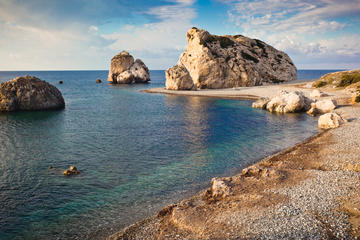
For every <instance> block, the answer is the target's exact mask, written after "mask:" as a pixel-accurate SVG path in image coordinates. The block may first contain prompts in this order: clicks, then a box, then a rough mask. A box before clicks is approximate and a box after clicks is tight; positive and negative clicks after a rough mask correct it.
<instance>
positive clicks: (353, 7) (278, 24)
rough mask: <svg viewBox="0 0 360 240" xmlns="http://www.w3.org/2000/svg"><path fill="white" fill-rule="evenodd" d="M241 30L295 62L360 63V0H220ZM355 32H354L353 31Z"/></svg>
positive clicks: (231, 19) (230, 18)
mask: <svg viewBox="0 0 360 240" xmlns="http://www.w3.org/2000/svg"><path fill="white" fill-rule="evenodd" d="M218 1H220V2H222V3H224V4H227V5H229V6H230V9H229V10H228V16H229V21H230V22H231V23H234V24H235V25H236V26H237V27H239V28H240V29H241V31H240V32H241V33H243V34H244V35H248V36H250V37H256V38H260V39H262V40H264V41H267V42H268V43H270V44H272V45H274V46H275V47H276V48H278V49H280V50H283V51H285V52H287V53H288V54H289V55H290V56H291V57H293V58H294V59H295V63H297V62H304V61H303V60H304V59H307V60H309V58H316V59H318V60H319V61H324V62H325V63H326V62H328V61H330V60H329V58H330V57H331V58H338V59H344V58H346V57H347V58H351V59H352V60H353V61H354V62H355V63H356V64H357V65H358V66H360V60H356V59H355V58H354V56H357V57H360V54H359V51H358V50H357V49H358V47H357V45H358V44H359V43H360V42H359V39H360V38H359V37H360V28H359V24H360V18H359V16H360V0H341V1H340V0H319V1H312V0H311V1H310V0H288V1H280V0H262V1H260V0H255V1H250V0H241V1H240V0H218ZM350 31H351V32H352V33H351V34H350V33H349V32H350Z"/></svg>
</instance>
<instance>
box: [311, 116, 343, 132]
mask: <svg viewBox="0 0 360 240" xmlns="http://www.w3.org/2000/svg"><path fill="white" fill-rule="evenodd" d="M345 122H346V120H345V119H343V118H342V117H341V116H340V115H339V114H337V113H326V114H324V115H321V116H320V117H319V120H318V127H319V128H320V129H330V128H337V127H339V126H340V125H341V124H343V123H345Z"/></svg>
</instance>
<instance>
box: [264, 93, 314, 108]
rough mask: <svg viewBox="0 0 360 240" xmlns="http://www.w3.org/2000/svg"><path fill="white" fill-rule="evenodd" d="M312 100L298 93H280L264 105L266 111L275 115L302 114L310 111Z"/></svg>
mask: <svg viewBox="0 0 360 240" xmlns="http://www.w3.org/2000/svg"><path fill="white" fill-rule="evenodd" d="M311 102H312V100H311V99H309V98H307V97H305V95H304V94H303V93H302V92H300V91H293V92H287V91H280V93H279V94H278V95H277V96H275V97H274V98H272V99H271V100H270V101H269V102H268V103H267V105H266V110H268V111H269V112H277V113H294V112H304V111H307V110H309V109H310V104H311Z"/></svg>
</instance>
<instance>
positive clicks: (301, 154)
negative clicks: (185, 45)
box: [108, 84, 360, 239]
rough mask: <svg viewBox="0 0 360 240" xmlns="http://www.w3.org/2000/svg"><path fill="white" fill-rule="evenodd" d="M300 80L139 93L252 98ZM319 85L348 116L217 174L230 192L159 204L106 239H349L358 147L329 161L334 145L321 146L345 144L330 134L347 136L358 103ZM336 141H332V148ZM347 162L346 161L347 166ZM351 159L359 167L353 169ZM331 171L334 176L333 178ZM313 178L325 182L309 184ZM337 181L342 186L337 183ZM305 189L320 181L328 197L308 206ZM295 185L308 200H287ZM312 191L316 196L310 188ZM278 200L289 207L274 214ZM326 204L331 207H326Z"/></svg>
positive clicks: (354, 226)
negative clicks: (155, 210) (248, 163)
mask: <svg viewBox="0 0 360 240" xmlns="http://www.w3.org/2000/svg"><path fill="white" fill-rule="evenodd" d="M304 85H305V84H286V85H285V84H284V85H271V86H261V87H247V88H237V89H220V90H201V91H176V92H175V91H168V90H165V89H161V88H156V89H149V90H145V91H143V92H148V93H161V94H171V95H182V96H203V97H217V98H231V99H244V100H256V99H258V98H259V97H271V96H273V95H275V94H276V93H277V92H278V91H279V90H282V89H283V90H290V91H292V90H294V89H295V90H301V91H303V92H304V93H305V95H308V94H309V93H310V92H311V91H312V90H313V89H307V88H304ZM174 92H175V93H174ZM326 92H327V93H329V98H335V99H336V100H337V102H338V104H339V105H340V106H339V108H337V109H336V110H335V111H336V112H339V113H341V114H342V115H345V116H346V118H347V119H350V120H351V121H349V123H346V124H345V125H343V126H341V127H339V128H338V129H332V130H326V131H321V132H319V133H316V134H315V135H313V136H311V137H309V138H307V139H305V140H304V141H302V142H300V143H298V144H296V145H294V146H292V147H289V148H287V149H284V150H282V151H280V152H278V153H275V154H273V155H271V156H268V157H266V158H263V159H260V160H258V161H257V162H256V163H255V164H253V165H251V166H249V167H248V168H246V169H245V170H242V172H241V173H238V174H236V175H234V176H232V177H223V178H218V179H220V180H221V181H225V182H226V183H228V184H229V186H230V194H229V195H226V196H224V197H221V198H219V199H214V198H213V197H211V196H209V189H205V190H202V191H200V192H199V193H198V194H196V195H194V196H192V197H190V198H188V199H184V200H182V201H181V202H179V203H175V204H171V205H169V206H167V207H165V208H164V209H162V210H160V212H159V213H158V214H157V215H155V216H152V217H149V218H146V219H144V220H141V221H139V222H136V223H135V224H132V225H130V226H128V227H126V228H124V229H123V230H122V231H120V232H117V233H115V234H113V235H111V236H109V237H108V239H145V238H147V239H167V238H171V239H173V238H174V239H212V238H219V239H222V238H224V237H226V238H229V239H239V238H248V237H249V236H250V238H255V237H257V238H259V236H262V237H264V238H273V239H279V238H280V239H281V238H289V237H295V238H302V237H305V238H306V237H310V238H315V239H316V238H318V239H322V238H324V237H325V238H332V237H341V238H342V237H346V238H355V237H358V236H360V234H359V232H360V231H358V228H359V225H358V223H357V220H358V217H359V216H360V215H357V214H358V213H357V212H356V211H355V210H354V211H355V212H356V213H355V214H354V211H353V209H355V208H354V207H351V206H352V205H351V204H352V203H353V202H354V201H355V202H356V201H358V200H360V197H359V196H360V191H353V189H359V186H360V183H359V181H356V180H358V179H359V178H360V174H359V171H360V165H359V164H360V159H356V156H357V153H358V154H360V149H357V148H356V147H357V146H355V148H354V146H352V149H351V150H354V152H352V151H350V152H351V153H353V155H355V157H354V156H352V158H350V160H351V161H350V162H351V163H348V162H349V159H348V158H346V159H345V160H343V159H342V160H341V161H331V162H329V161H328V160H329V159H328V158H330V155H331V154H333V152H332V148H331V147H330V148H329V147H327V146H326V144H327V143H329V144H330V143H334V144H335V145H339V146H340V148H343V147H344V146H345V147H349V146H347V145H350V146H351V144H349V143H344V142H343V141H342V140H343V139H336V137H337V138H339V137H340V138H341V137H344V135H345V137H347V135H348V132H349V131H350V133H351V134H353V133H354V130H357V128H356V126H357V125H359V124H360V123H359V119H360V108H359V106H358V104H357V105H356V106H353V105H351V106H350V105H347V99H348V95H347V94H346V92H345V91H343V90H332V89H329V90H328V91H326ZM254 93H257V94H254ZM322 99H325V98H322ZM353 125H355V128H354V126H353ZM349 128H350V130H349ZM344 129H347V131H344ZM338 132H340V135H339V134H338ZM342 132H347V133H342ZM358 132H360V131H357V132H356V134H358ZM359 136H360V135H359ZM339 146H337V147H338V148H339ZM323 152H324V153H326V154H325V157H324V155H322V154H320V153H323ZM329 154H330V155H329ZM341 157H344V153H343V152H340V155H339V158H341ZM357 160H358V161H357ZM349 166H353V168H351V167H349ZM357 166H359V170H358V169H357ZM328 175H331V176H328ZM334 175H335V176H334ZM336 175H339V176H340V177H339V179H337V176H336ZM341 178H343V179H346V182H343V181H342V180H343V179H341ZM314 179H315V180H316V181H320V182H322V183H324V184H323V185H322V184H317V185H314V184H313V181H314ZM332 179H337V181H339V182H342V184H339V185H337V186H336V187H335V186H334V184H330V183H331V181H332ZM302 185H304V186H302ZM339 187H340V188H343V189H342V190H341V189H339ZM312 188H315V189H317V190H318V191H319V192H321V191H322V189H318V188H325V189H326V191H328V192H330V193H331V194H329V196H328V197H327V198H326V197H325V199H326V200H328V201H327V202H324V203H323V202H321V201H320V200H319V199H318V200H317V201H320V203H321V204H320V207H316V206H313V205H314V204H315V205H316V203H318V202H317V201H315V202H314V200H311V197H312V196H311V195H307V194H306V191H311V190H312ZM292 191H293V192H292ZM302 191H305V193H303V194H300V196H301V200H303V199H307V198H309V199H310V200H309V201H305V202H306V203H305V206H302V204H299V202H301V200H300V199H297V201H293V200H294V198H295V199H296V198H298V197H299V196H298V195H299V192H302ZM294 192H295V193H296V194H294ZM312 194H314V195H318V193H316V192H314V193H312ZM324 194H327V193H326V192H325V193H324ZM302 195H303V196H302ZM339 196H341V197H340V198H341V200H339ZM320 199H321V198H320ZM349 206H350V207H349ZM284 207H286V208H289V209H290V216H291V217H290V219H288V218H287V217H286V216H285V217H284V216H283V215H281V214H283V213H282V210H281V208H284ZM279 208H280V210H279ZM307 208H310V209H311V208H314V209H315V210H314V209H312V211H310V212H314V211H315V212H316V214H314V213H311V214H309V212H308V209H307ZM294 209H295V210H296V211H298V212H296V214H293V213H292V211H295V210H294ZM324 209H326V211H324ZM329 209H331V211H330V213H329ZM337 209H341V210H337ZM305 210H306V211H305ZM279 211H280V213H279ZM359 214H360V213H359ZM285 215H286V214H285ZM279 216H280V217H279ZM298 216H301V218H300V220H298V219H297V218H298ZM233 219H237V222H233ZM266 219H267V221H266ZM294 219H295V220H297V221H299V222H298V223H297V224H295V225H293V224H292V222H293V221H294ZM354 219H355V220H354ZM284 221H285V223H286V224H285V225H284V223H283V222H284ZM229 223H231V224H229ZM250 223H251V224H250ZM310 223H311V224H313V225H314V226H316V228H311V227H310V228H309V229H301V230H300V231H299V229H297V228H299V227H300V228H302V227H304V226H305V227H306V226H307V225H308V224H310ZM299 224H300V225H299ZM274 228H275V229H277V230H276V231H275V232H274V231H270V230H271V229H274ZM349 229H350V230H349ZM335 233H336V234H337V235H336V234H335ZM259 234H260V235H259ZM284 234H285V235H284ZM304 234H305V235H304ZM309 234H311V235H309ZM334 234H335V235H334ZM286 236H287V237H286Z"/></svg>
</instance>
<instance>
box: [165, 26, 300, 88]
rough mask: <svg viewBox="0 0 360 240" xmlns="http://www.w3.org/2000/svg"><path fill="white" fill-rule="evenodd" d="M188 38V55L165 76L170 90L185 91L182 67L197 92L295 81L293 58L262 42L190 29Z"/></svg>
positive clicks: (183, 55)
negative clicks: (203, 89)
mask: <svg viewBox="0 0 360 240" xmlns="http://www.w3.org/2000/svg"><path fill="white" fill-rule="evenodd" d="M186 38H187V41H188V46H187V49H186V51H185V52H184V53H182V54H181V56H180V58H179V61H178V63H177V65H175V66H174V67H172V68H169V69H168V70H167V72H166V87H167V89H172V90H174V89H175V90H177V89H182V87H181V86H180V85H179V84H182V83H183V81H179V80H178V78H179V77H183V76H184V75H183V74H180V75H179V74H178V73H177V71H176V69H174V68H179V66H182V67H184V68H185V69H186V70H187V72H188V73H189V75H190V77H191V80H192V82H193V84H194V86H195V88H197V89H202V88H233V87H240V86H255V85H262V84H268V83H280V82H286V81H291V80H295V79H296V67H295V66H294V64H293V62H292V60H291V59H290V57H289V56H288V55H287V54H286V53H284V52H281V51H279V50H276V49H275V48H273V47H272V46H270V45H268V44H266V43H264V42H262V41H260V40H257V39H251V38H247V37H245V36H242V35H235V36H229V35H225V36H217V35H212V34H210V33H209V32H207V31H205V30H202V29H197V28H192V29H190V30H189V31H188V32H187V34H186ZM180 68H181V67H180ZM182 72H184V71H183V70H182ZM186 80H187V81H188V77H186ZM189 85H190V84H189Z"/></svg>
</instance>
